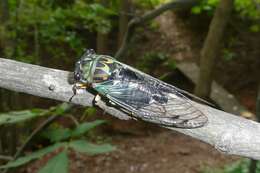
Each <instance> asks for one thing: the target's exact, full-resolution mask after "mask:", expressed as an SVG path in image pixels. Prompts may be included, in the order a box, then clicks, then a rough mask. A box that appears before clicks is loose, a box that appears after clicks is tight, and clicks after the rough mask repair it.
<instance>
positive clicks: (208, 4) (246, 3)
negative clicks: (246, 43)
mask: <svg viewBox="0 0 260 173" xmlns="http://www.w3.org/2000/svg"><path fill="white" fill-rule="evenodd" d="M218 3H219V0H203V1H201V2H200V4H199V5H197V6H195V7H193V8H192V10H191V11H192V13H193V14H200V13H202V12H207V13H208V14H209V15H213V12H214V10H215V8H216V6H217V5H218ZM258 6H260V0H235V1H234V8H235V11H236V12H237V13H238V14H239V16H240V17H241V18H242V19H247V20H251V21H253V24H252V25H251V27H250V30H251V31H253V32H258V31H259V25H258V20H259V19H260V10H259V9H258Z"/></svg>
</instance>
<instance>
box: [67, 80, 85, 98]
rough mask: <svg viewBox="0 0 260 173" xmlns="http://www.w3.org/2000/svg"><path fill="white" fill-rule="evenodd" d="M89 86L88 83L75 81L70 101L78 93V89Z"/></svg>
mask: <svg viewBox="0 0 260 173" xmlns="http://www.w3.org/2000/svg"><path fill="white" fill-rule="evenodd" d="M86 88H88V86H87V85H86V84H82V83H75V84H74V85H73V87H72V91H73V95H72V96H71V98H70V99H69V102H71V100H72V98H73V97H74V96H75V95H76V94H77V90H78V89H86Z"/></svg>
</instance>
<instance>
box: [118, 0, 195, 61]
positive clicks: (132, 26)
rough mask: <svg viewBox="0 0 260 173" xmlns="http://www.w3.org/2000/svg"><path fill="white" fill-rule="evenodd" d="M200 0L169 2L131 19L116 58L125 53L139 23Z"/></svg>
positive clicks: (188, 6)
mask: <svg viewBox="0 0 260 173" xmlns="http://www.w3.org/2000/svg"><path fill="white" fill-rule="evenodd" d="M197 2H198V0H175V1H172V2H169V3H166V4H164V5H162V6H160V7H158V8H156V9H154V10H152V11H149V12H147V13H145V14H144V15H142V16H140V17H135V18H133V19H131V20H130V21H129V23H128V26H127V30H126V32H125V35H124V38H123V42H122V44H121V46H120V48H119V50H118V51H117V52H116V54H115V58H120V57H122V55H123V54H125V52H126V50H127V47H128V44H129V42H130V39H131V38H132V35H133V34H134V31H135V28H136V27H137V26H139V25H142V24H145V23H146V22H148V21H150V20H152V19H154V18H156V17H157V16H159V15H160V14H162V13H164V12H166V11H167V10H172V9H178V8H182V9H184V8H190V7H191V6H193V5H194V4H196V3H197Z"/></svg>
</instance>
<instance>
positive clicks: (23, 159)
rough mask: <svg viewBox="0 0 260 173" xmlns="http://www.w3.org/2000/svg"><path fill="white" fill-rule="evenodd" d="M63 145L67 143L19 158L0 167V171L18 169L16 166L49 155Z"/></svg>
mask: <svg viewBox="0 0 260 173" xmlns="http://www.w3.org/2000/svg"><path fill="white" fill-rule="evenodd" d="M65 144H67V143H56V144H54V145H51V146H49V147H46V148H44V149H41V150H38V151H36V152H33V153H31V154H29V155H27V156H24V157H20V158H18V159H16V160H14V161H10V162H8V163H7V164H6V165H3V166H0V169H4V168H13V167H18V166H20V165H23V164H25V163H28V162H30V161H32V160H34V159H39V158H41V157H42V156H44V155H45V154H47V153H50V152H52V151H54V150H56V149H57V148H59V147H62V146H65Z"/></svg>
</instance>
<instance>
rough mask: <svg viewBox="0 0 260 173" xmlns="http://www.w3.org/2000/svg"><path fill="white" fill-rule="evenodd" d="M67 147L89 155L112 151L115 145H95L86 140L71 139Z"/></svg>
mask: <svg viewBox="0 0 260 173" xmlns="http://www.w3.org/2000/svg"><path fill="white" fill-rule="evenodd" d="M69 147H71V148H72V149H74V150H76V151H78V152H80V153H85V154H89V155H95V154H102V153H107V152H111V151H114V150H115V149H116V147H114V146H112V145H110V144H102V145H95V144H92V143H89V142H88V141H86V140H76V141H71V142H70V143H69Z"/></svg>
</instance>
